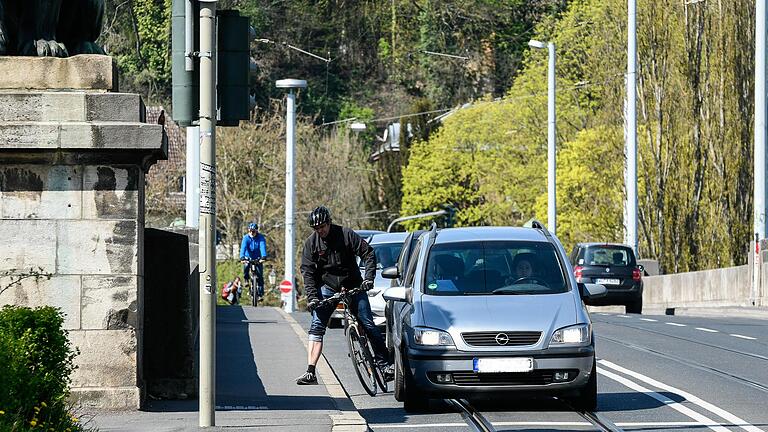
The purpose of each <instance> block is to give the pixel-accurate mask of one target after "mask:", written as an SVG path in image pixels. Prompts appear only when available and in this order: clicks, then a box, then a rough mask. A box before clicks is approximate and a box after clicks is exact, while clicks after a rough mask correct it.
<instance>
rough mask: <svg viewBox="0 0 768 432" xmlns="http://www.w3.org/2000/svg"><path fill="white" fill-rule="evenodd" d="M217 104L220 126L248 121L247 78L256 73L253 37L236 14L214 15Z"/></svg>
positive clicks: (246, 23)
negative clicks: (252, 57) (215, 27)
mask: <svg viewBox="0 0 768 432" xmlns="http://www.w3.org/2000/svg"><path fill="white" fill-rule="evenodd" d="M216 15H217V21H218V24H217V40H218V49H217V55H218V58H217V72H216V75H217V80H218V82H217V86H216V88H217V93H216V94H217V97H216V98H217V100H218V108H219V115H218V120H217V124H218V125H220V126H237V125H238V123H239V122H240V120H249V119H250V118H251V109H252V107H251V97H250V96H251V95H250V91H249V90H250V77H251V73H252V72H254V71H255V67H253V65H255V63H254V62H252V61H251V50H250V48H251V47H250V45H251V41H252V40H253V38H254V36H255V34H254V32H253V29H252V28H251V26H250V25H249V24H248V17H244V16H240V12H238V11H236V10H221V11H218V12H217V14H216Z"/></svg>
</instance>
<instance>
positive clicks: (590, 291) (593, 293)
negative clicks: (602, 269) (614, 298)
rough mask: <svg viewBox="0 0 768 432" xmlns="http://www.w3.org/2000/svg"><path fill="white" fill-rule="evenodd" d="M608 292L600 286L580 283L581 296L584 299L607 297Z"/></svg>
mask: <svg viewBox="0 0 768 432" xmlns="http://www.w3.org/2000/svg"><path fill="white" fill-rule="evenodd" d="M607 293H608V290H607V289H606V288H605V286H603V285H600V284H591V283H579V294H581V298H583V299H596V298H600V297H605V295H606V294H607Z"/></svg>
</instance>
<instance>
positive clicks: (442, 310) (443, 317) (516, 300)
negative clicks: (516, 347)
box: [420, 292, 578, 338]
mask: <svg viewBox="0 0 768 432" xmlns="http://www.w3.org/2000/svg"><path fill="white" fill-rule="evenodd" d="M420 300H421V310H422V325H424V326H426V327H432V328H436V329H440V330H446V331H448V332H450V333H451V334H452V335H453V336H454V338H455V337H457V336H458V335H459V334H460V333H464V332H475V331H541V332H543V333H544V334H545V335H549V334H551V333H552V332H553V331H554V330H556V329H558V328H562V327H565V326H569V325H573V324H577V323H578V321H577V320H578V314H577V312H576V304H575V299H574V296H573V294H572V293H570V292H566V293H562V294H547V295H489V296H432V295H421V298H420Z"/></svg>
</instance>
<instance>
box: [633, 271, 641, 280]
mask: <svg viewBox="0 0 768 432" xmlns="http://www.w3.org/2000/svg"><path fill="white" fill-rule="evenodd" d="M641 276H642V274H641V273H640V269H637V268H636V269H632V280H636V281H639V280H640V277H641Z"/></svg>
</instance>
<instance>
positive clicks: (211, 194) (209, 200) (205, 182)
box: [200, 162, 216, 215]
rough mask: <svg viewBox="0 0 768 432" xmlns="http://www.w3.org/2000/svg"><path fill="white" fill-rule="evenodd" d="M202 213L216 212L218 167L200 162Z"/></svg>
mask: <svg viewBox="0 0 768 432" xmlns="http://www.w3.org/2000/svg"><path fill="white" fill-rule="evenodd" d="M200 213H205V214H210V215H212V214H215V213H216V169H215V168H214V166H213V165H208V164H206V163H203V162H201V163H200Z"/></svg>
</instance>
